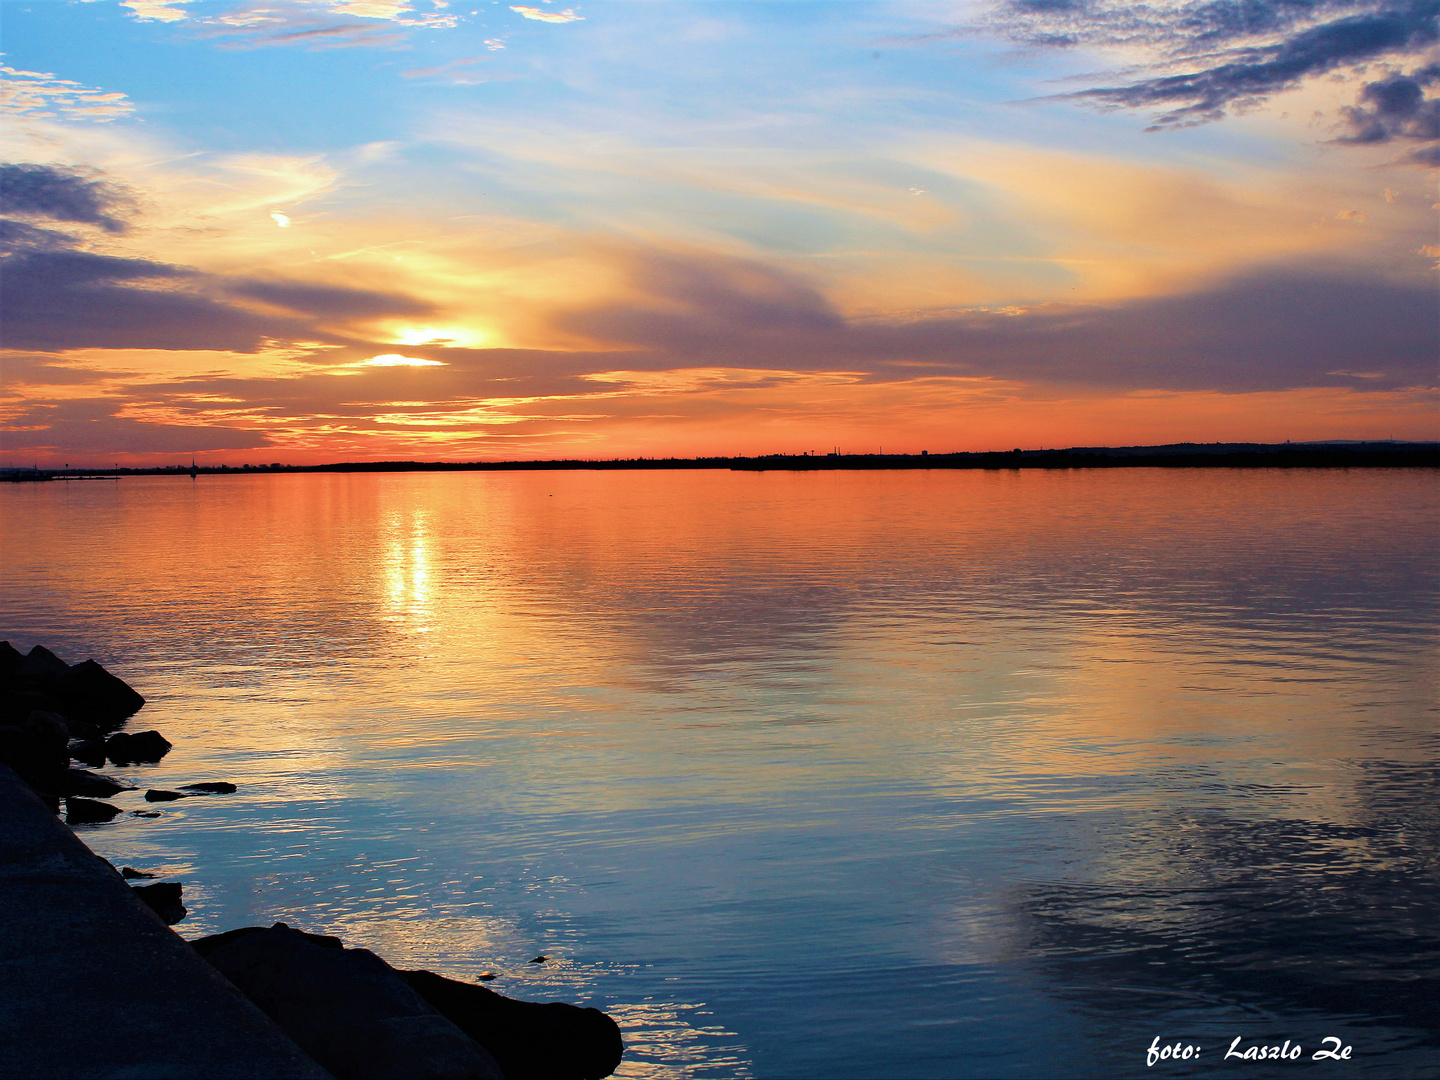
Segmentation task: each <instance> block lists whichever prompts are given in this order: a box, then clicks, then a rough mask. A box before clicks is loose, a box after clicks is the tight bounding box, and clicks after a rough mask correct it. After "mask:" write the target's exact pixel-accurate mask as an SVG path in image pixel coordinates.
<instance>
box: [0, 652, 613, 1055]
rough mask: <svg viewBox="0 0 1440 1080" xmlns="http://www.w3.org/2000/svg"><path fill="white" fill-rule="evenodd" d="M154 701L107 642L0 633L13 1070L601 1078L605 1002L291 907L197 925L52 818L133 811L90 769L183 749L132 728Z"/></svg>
mask: <svg viewBox="0 0 1440 1080" xmlns="http://www.w3.org/2000/svg"><path fill="white" fill-rule="evenodd" d="M144 704H145V699H144V698H143V697H141V695H140V694H138V693H136V692H135V691H134V690H133V689H132V688H131V687H129V686H128V685H126V684H125V682H124V681H122V680H121V679H119V678H116V677H115V676H114V675H112V674H111V673H109V672H107V671H106V670H105V669H104V668H103V667H102V666H101V665H99V664H98V663H96V662H95V661H94V660H86V661H84V662H83V663H78V664H73V665H71V664H67V663H65V662H64V661H63V660H61V659H60V658H59V657H57V656H56V655H55V654H54V653H52V652H50V651H49V650H48V649H45V648H44V647H42V646H36V647H35V648H33V649H31V650H30V652H29V653H27V654H24V655H21V654H20V653H19V652H17V651H16V650H15V649H14V648H12V647H11V646H10V644H9V643H8V642H0V810H3V815H0V820H4V822H5V831H4V833H3V834H0V837H3V839H0V999H3V1000H6V1001H7V1002H9V1003H11V1006H10V1007H9V1008H8V1009H6V1010H0V1035H3V1036H4V1038H3V1041H4V1043H5V1044H6V1045H7V1047H11V1048H14V1052H11V1053H9V1054H8V1056H0V1076H16V1077H20V1076H27V1077H29V1076H34V1077H41V1076H54V1077H86V1076H121V1075H127V1076H146V1077H160V1078H163V1077H169V1076H176V1077H180V1076H185V1077H189V1076H210V1077H217V1078H223V1077H227V1076H235V1077H240V1076H246V1077H249V1076H257V1077H258V1076H272V1077H289V1076H295V1077H322V1076H327V1075H328V1076H332V1077H336V1078H338V1080H352V1078H353V1080H598V1078H600V1077H604V1076H608V1075H610V1074H611V1073H612V1072H614V1071H615V1069H616V1068H617V1067H618V1065H619V1063H620V1058H621V1054H622V1052H623V1044H622V1042H621V1038H620V1031H619V1028H618V1027H617V1026H616V1024H615V1022H614V1021H613V1020H612V1019H611V1018H610V1017H609V1016H606V1015H605V1014H604V1013H602V1012H600V1011H599V1010H597V1009H588V1008H580V1007H577V1006H574V1005H569V1004H564V1003H561V1002H551V1003H543V1004H542V1003H536V1002H524V1001H516V1000H513V999H511V998H507V997H504V996H502V995H500V994H497V993H495V992H493V991H491V990H489V989H488V988H486V987H483V986H478V985H474V984H471V983H465V982H461V981H458V980H455V979H449V978H446V977H444V976H442V975H438V974H436V973H434V972H430V971H405V970H397V969H395V968H393V967H391V966H390V965H389V964H387V963H386V962H385V961H384V960H382V959H381V958H380V957H378V956H376V955H375V954H374V953H372V952H369V951H368V950H365V949H358V948H349V947H346V945H345V944H344V943H343V942H342V941H340V940H339V939H338V938H333V937H327V936H324V935H320V934H311V933H306V932H304V931H303V930H300V929H297V928H292V927H289V926H286V925H285V924H284V923H277V924H276V925H274V926H272V927H258V926H251V927H241V928H238V929H235V930H230V931H228V932H226V933H222V934H215V935H211V936H209V937H204V938H200V939H197V940H195V941H193V942H189V943H186V942H185V941H184V939H182V938H180V937H179V935H177V934H175V933H174V931H172V930H169V929H167V927H168V926H171V925H174V924H175V923H178V922H180V921H182V920H183V919H184V918H185V917H186V914H187V913H186V910H185V907H184V904H183V893H182V886H181V885H180V884H178V883H174V882H161V883H156V884H150V885H130V884H129V882H130V881H132V880H143V879H144V878H146V877H149V876H150V875H148V874H147V873H145V872H144V871H142V870H135V869H133V868H131V867H124V868H123V869H121V870H118V871H117V870H116V869H115V868H114V867H111V866H109V864H108V863H105V862H104V861H103V860H100V859H99V858H98V856H95V855H94V854H93V853H91V852H90V851H89V850H88V849H87V848H85V847H84V845H83V844H82V843H81V842H80V840H79V839H78V838H77V837H76V836H75V834H74V833H73V832H72V831H71V830H70V829H68V828H66V827H65V826H64V825H61V824H60V822H59V821H57V820H55V815H58V814H60V813H61V811H62V807H63V812H64V816H65V822H66V823H67V824H72V825H75V824H96V823H104V822H108V821H111V820H113V819H114V818H115V817H117V816H118V815H119V814H120V813H121V812H122V811H121V810H120V809H119V808H118V807H116V806H114V805H113V804H111V803H109V802H106V801H105V799H106V798H108V797H109V796H112V795H115V794H117V793H118V792H121V791H125V790H135V786H134V785H132V784H129V783H126V782H125V781H124V779H123V778H121V777H117V776H113V775H107V774H102V773H98V772H94V771H92V770H94V769H98V768H101V767H103V766H104V765H105V763H106V762H107V761H108V762H109V763H110V764H111V765H112V766H115V767H116V768H117V769H121V770H123V769H124V767H125V766H128V765H131V764H134V763H137V762H154V761H158V760H159V759H160V758H161V757H163V756H164V755H165V754H166V753H167V752H168V751H169V750H170V748H171V744H170V742H169V741H168V740H166V739H165V738H164V737H163V736H162V735H161V734H160V733H159V732H156V731H137V732H128V731H124V730H122V728H124V727H125V726H126V725H127V722H128V721H129V719H130V717H132V716H133V715H134V714H135V713H136V712H138V711H139V710H140V708H141V707H142V706H143V705H144ZM75 762H79V763H80V765H84V766H89V768H81V767H77V765H76V764H74V763H75ZM177 787H178V790H174V791H170V790H159V789H152V790H150V791H147V792H146V794H145V798H146V800H147V802H150V803H157V802H158V803H163V802H169V801H173V800H175V799H180V798H197V797H207V796H215V795H225V794H231V793H234V792H235V791H236V786H235V785H234V784H232V783H230V782H228V781H223V780H197V781H196V782H194V783H190V784H185V785H177ZM47 811H48V813H47ZM131 813H134V814H139V815H142V816H148V815H150V814H152V813H154V811H147V810H139V811H131ZM47 934H48V935H50V936H52V937H56V936H58V937H59V938H60V939H61V940H62V943H63V945H64V946H65V947H57V946H56V945H55V944H54V943H53V942H51V941H46V940H44V937H45V935H47ZM67 949H68V951H67ZM70 952H75V953H81V954H83V962H71V961H70V959H69V953H70ZM147 967H148V969H149V970H148V971H147V970H146V968H147ZM77 968H83V969H85V970H77ZM136 968H139V969H140V970H138V971H137V970H135V969H136ZM121 980H124V982H125V983H127V984H129V985H130V986H135V985H138V987H139V989H138V990H137V991H136V993H138V994H139V995H140V997H139V998H138V999H132V998H131V997H130V992H129V990H128V989H125V988H123V987H118V986H116V983H117V982H119V981H121ZM207 1017H208V1030H200V1031H197V1028H206V1027H207V1019H206V1018H207ZM82 1031H83V1033H84V1035H83V1037H81V1034H80V1033H81V1032H82ZM97 1043H98V1044H99V1046H100V1047H101V1048H102V1049H104V1050H107V1051H108V1052H101V1053H98V1054H97Z"/></svg>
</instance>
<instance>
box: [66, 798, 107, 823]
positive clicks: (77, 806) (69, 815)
mask: <svg viewBox="0 0 1440 1080" xmlns="http://www.w3.org/2000/svg"><path fill="white" fill-rule="evenodd" d="M118 813H120V808H119V807H118V806H111V805H110V804H109V803H108V802H95V801H94V800H93V799H74V798H71V799H66V800H65V824H67V825H98V824H100V823H101V822H102V821H109V820H110V819H111V818H113V817H114V816H115V815H116V814H118Z"/></svg>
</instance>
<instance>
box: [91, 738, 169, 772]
mask: <svg viewBox="0 0 1440 1080" xmlns="http://www.w3.org/2000/svg"><path fill="white" fill-rule="evenodd" d="M170 746H171V743H170V740H169V739H167V738H165V736H164V735H161V734H160V733H159V732H158V731H137V732H134V733H133V734H132V733H130V732H127V731H117V732H116V733H115V734H114V735H111V736H110V738H108V739H106V740H105V755H106V757H108V758H109V759H110V760H111V761H113V762H114V763H115V764H116V765H130V764H133V763H134V762H137V761H144V762H156V761H159V760H160V759H161V758H162V757H164V756H165V755H166V754H168V753H169V752H170Z"/></svg>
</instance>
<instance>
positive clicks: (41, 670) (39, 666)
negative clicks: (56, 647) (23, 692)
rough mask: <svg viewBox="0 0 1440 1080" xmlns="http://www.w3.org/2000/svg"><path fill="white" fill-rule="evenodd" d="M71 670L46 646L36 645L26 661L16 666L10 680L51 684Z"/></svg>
mask: <svg viewBox="0 0 1440 1080" xmlns="http://www.w3.org/2000/svg"><path fill="white" fill-rule="evenodd" d="M69 670H70V665H69V664H67V663H65V661H64V660H61V659H60V658H59V657H58V656H56V655H55V654H54V653H53V652H51V651H50V650H49V649H47V648H45V646H44V645H36V646H35V647H34V648H33V649H31V650H30V651H29V652H28V653H26V654H25V659H23V660H21V661H20V663H18V664H16V665H15V670H14V671H12V672H11V673H10V678H11V679H12V680H14V681H15V682H18V683H21V684H24V683H39V684H42V685H44V684H49V683H52V682H54V681H55V680H56V679H58V678H59V677H60V676H61V675H64V674H65V673H66V672H67V671H69Z"/></svg>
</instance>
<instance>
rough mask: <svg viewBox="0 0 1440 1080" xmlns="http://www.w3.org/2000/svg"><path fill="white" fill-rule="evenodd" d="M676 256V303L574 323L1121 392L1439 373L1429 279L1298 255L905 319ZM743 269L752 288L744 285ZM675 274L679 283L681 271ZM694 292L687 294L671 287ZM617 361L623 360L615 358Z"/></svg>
mask: <svg viewBox="0 0 1440 1080" xmlns="http://www.w3.org/2000/svg"><path fill="white" fill-rule="evenodd" d="M676 263H677V260H675V259H674V258H673V257H666V258H664V259H662V260H658V261H657V263H656V265H655V267H654V268H652V269H651V270H649V271H647V272H646V274H642V275H640V277H641V280H645V279H646V278H647V277H648V278H651V279H654V280H655V281H656V283H657V284H656V286H655V289H654V291H655V292H656V293H658V296H657V300H660V301H665V303H655V304H654V305H653V306H652V305H650V304H636V305H632V306H630V307H616V306H610V307H607V308H606V309H604V310H602V311H597V312H594V313H587V314H584V315H578V316H575V317H573V318H572V319H571V320H570V321H569V322H568V324H567V326H568V328H570V329H574V330H578V331H581V332H586V333H597V334H613V335H616V336H617V337H619V338H620V339H621V340H623V341H624V342H626V343H628V344H630V345H632V346H634V347H636V348H637V349H638V350H641V351H642V353H647V354H649V356H650V357H651V358H653V359H651V360H650V361H649V362H647V363H646V364H644V365H643V366H644V367H651V366H659V367H707V366H717V367H741V368H760V369H764V368H770V369H782V370H827V369H828V370H836V369H844V370H850V371H861V372H868V373H870V375H871V376H872V377H873V378H876V379H882V380H885V381H890V380H894V379H904V378H914V377H916V376H917V375H921V374H933V375H964V376H996V377H1002V378H1014V379H1020V380H1024V381H1027V382H1038V383H1044V384H1066V385H1072V386H1092V387H1097V388H1098V387H1107V388H1117V389H1171V390H1221V391H1235V392H1239V391H1251V390H1281V389H1293V388H1298V387H1314V386H1355V385H1361V384H1360V383H1357V381H1356V377H1355V376H1343V375H1337V374H1335V373H1336V372H1341V371H1349V372H1364V373H1365V375H1366V377H1365V379H1364V381H1363V385H1365V386H1367V387H1371V388H1376V389H1378V388H1381V387H1389V388H1394V387H1403V386H1417V385H1425V386H1429V385H1433V384H1434V382H1435V374H1436V372H1435V360H1434V358H1435V356H1436V355H1440V328H1437V318H1436V314H1437V312H1436V302H1435V296H1434V292H1433V290H1432V289H1431V288H1430V287H1429V286H1428V285H1427V284H1406V283H1397V282H1391V281H1387V280H1384V279H1380V278H1375V277H1366V276H1362V275H1360V274H1352V275H1347V274H1345V273H1342V272H1336V273H1332V274H1321V273H1316V272H1314V271H1311V270H1309V269H1304V268H1299V267H1295V266H1282V267H1271V268H1267V269H1263V270H1257V271H1252V272H1250V273H1248V274H1245V275H1243V276H1240V277H1236V278H1233V279H1231V280H1229V281H1225V282H1222V283H1220V284H1216V285H1213V286H1211V287H1209V288H1206V289H1201V290H1197V291H1194V292H1190V293H1185V294H1180V295H1176V296H1166V297H1151V298H1146V299H1141V300H1135V301H1131V302H1128V303H1123V304H1117V305H1113V306H1106V307H1099V306H1097V307H1077V306H1072V305H1045V306H1041V307H1038V308H1033V309H1030V310H1028V311H1024V312H1021V313H1018V314H1001V313H996V312H989V311H968V312H959V313H956V314H953V315H948V316H936V317H932V318H923V319H918V320H915V321H911V322H906V323H903V324H894V323H890V324H884V323H881V324H873V323H872V324H864V323H847V322H845V321H844V320H843V319H842V318H841V317H840V316H839V314H838V313H837V312H835V311H834V310H833V309H832V308H831V307H830V306H829V305H828V303H826V302H825V301H824V299H823V298H822V297H820V296H819V294H817V293H815V292H814V291H812V290H810V289H808V288H807V287H805V286H804V285H802V284H800V283H796V282H792V281H787V280H786V279H785V278H784V277H783V275H780V274H779V273H778V272H776V271H773V270H761V269H758V268H750V269H749V271H748V274H749V277H748V279H747V278H746V277H745V275H740V274H739V273H738V271H737V270H736V268H735V264H733V263H730V262H717V263H716V264H714V265H711V266H702V267H699V268H694V269H692V270H691V271H690V272H688V273H686V274H680V273H678V272H677V269H676ZM737 277H739V278H740V279H741V280H744V281H746V283H747V285H748V287H747V288H737V287H735V284H734V283H735V281H736V279H737ZM677 283H679V284H677ZM677 299H678V300H681V301H683V304H679V305H677V304H676V303H675V301H676V300H677ZM607 366H608V367H610V368H620V367H622V366H624V365H622V364H621V363H619V362H618V360H617V361H616V362H612V363H610V364H608V365H607Z"/></svg>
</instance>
